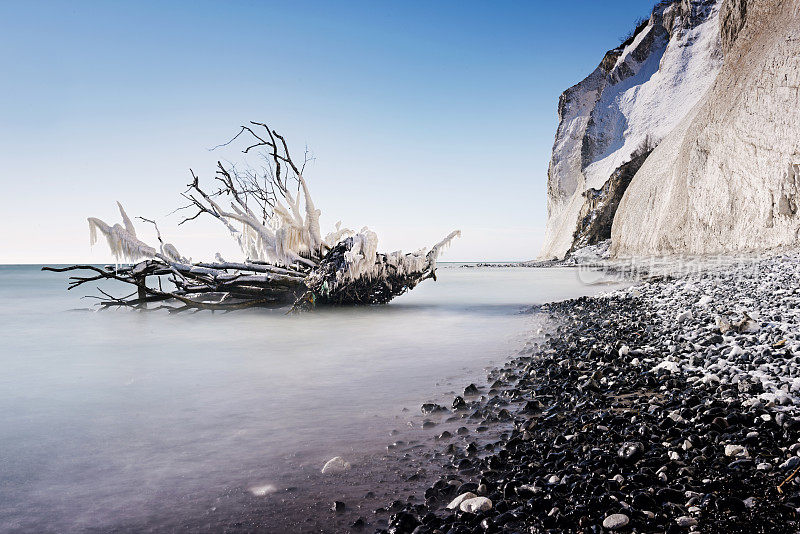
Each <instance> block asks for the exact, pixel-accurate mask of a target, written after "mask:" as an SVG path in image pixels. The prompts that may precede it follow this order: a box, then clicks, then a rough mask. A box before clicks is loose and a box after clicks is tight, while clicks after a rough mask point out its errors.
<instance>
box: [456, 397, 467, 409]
mask: <svg viewBox="0 0 800 534" xmlns="http://www.w3.org/2000/svg"><path fill="white" fill-rule="evenodd" d="M466 407H467V403H466V401H465V400H464V397H461V396H457V397H456V398H455V399H453V409H454V410H462V409H464V408H466Z"/></svg>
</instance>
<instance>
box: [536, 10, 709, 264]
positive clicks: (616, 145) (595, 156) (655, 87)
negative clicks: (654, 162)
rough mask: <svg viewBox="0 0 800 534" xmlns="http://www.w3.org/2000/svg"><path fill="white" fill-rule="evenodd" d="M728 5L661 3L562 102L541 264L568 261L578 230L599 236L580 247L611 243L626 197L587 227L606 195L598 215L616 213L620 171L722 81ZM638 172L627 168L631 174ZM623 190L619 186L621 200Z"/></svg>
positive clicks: (584, 240) (549, 182) (566, 92)
mask: <svg viewBox="0 0 800 534" xmlns="http://www.w3.org/2000/svg"><path fill="white" fill-rule="evenodd" d="M720 3H721V2H720V0H672V1H665V2H659V3H658V4H657V5H656V7H655V8H654V9H653V12H652V14H651V16H650V18H649V20H647V21H646V22H645V23H643V24H641V25H640V26H639V27H638V28H636V30H635V32H634V34H633V36H632V37H631V38H630V39H628V40H627V41H626V42H625V43H623V44H622V45H621V46H619V47H618V48H615V49H613V50H611V51H609V52H608V53H607V54H606V56H605V57H604V58H603V60H602V62H601V63H600V65H599V66H598V67H597V69H595V71H594V72H592V73H591V74H590V75H589V76H588V77H587V78H586V79H584V80H583V81H581V82H580V83H578V84H577V85H575V86H573V87H571V88H569V89H567V90H566V91H565V92H564V93H563V94H562V95H561V98H560V100H559V106H558V115H559V119H560V122H559V126H558V131H557V133H556V139H555V144H554V146H553V155H552V159H551V161H550V168H549V171H548V186H547V193H548V205H547V209H548V220H547V229H546V235H545V243H544V246H543V248H542V251H541V253H540V257H541V258H543V259H549V258H554V257H555V258H562V257H564V255H565V254H566V253H567V252H568V251H570V249H571V248H572V247H573V243H575V242H576V241H581V239H580V238H581V236H580V235H576V233H577V234H581V233H586V232H589V233H591V234H597V233H598V232H599V233H600V234H601V235H599V236H597V235H593V236H591V237H587V236H586V235H584V236H583V237H584V238H585V239H583V240H582V242H581V243H580V244H581V245H586V244H592V241H595V242H596V241H597V240H598V239H604V238H608V237H609V235H602V234H610V223H611V218H613V211H614V210H615V209H616V204H618V203H619V198H616V199H615V200H614V201H613V202H612V206H611V207H610V209H607V213H605V219H607V224H602V225H601V226H602V228H594V229H591V228H588V227H586V226H587V225H589V226H591V223H592V221H591V220H589V219H591V217H588V218H587V214H588V212H597V211H598V206H597V205H596V204H598V202H597V200H598V197H599V200H600V201H601V202H599V204H600V206H599V210H600V211H602V210H603V209H604V208H608V207H607V206H604V205H603V198H602V197H603V196H604V194H603V193H602V189H603V187H604V185H606V184H607V183H608V182H609V180H610V179H611V178H612V175H613V174H614V172H615V171H617V170H619V169H620V168H621V167H622V166H623V165H624V164H626V163H628V162H630V161H631V160H632V159H635V156H636V155H641V154H642V153H643V152H646V151H648V150H649V149H650V148H652V146H653V145H655V144H657V143H658V142H659V141H660V140H661V139H663V138H664V137H665V136H667V134H669V133H670V132H671V131H672V130H673V129H674V128H675V126H676V125H677V124H678V123H679V122H680V121H681V119H683V118H684V117H685V116H686V115H687V114H688V113H689V112H690V110H691V109H692V108H693V107H694V106H695V104H696V103H697V102H698V101H699V100H700V99H701V98H702V97H703V95H704V94H705V93H706V91H707V90H708V88H709V87H710V86H711V84H712V83H713V82H714V79H715V78H716V76H717V73H718V72H719V69H720V67H721V64H722V52H721V48H722V46H721V39H720V26H719V10H720ZM641 159H642V158H640V160H641ZM639 164H641V161H640V162H639ZM635 171H636V168H633V169H628V170H627V172H628V173H630V175H631V176H633V173H634V172H635ZM628 181H629V180H628ZM608 185H613V184H608ZM624 186H627V183H624V184H623V186H622V187H612V188H611V189H612V191H614V190H616V194H617V195H621V194H622V193H623V192H624V188H625V187H624ZM607 189H608V187H607ZM592 199H594V201H593V200H592ZM588 202H594V204H595V205H592V206H590V205H588ZM582 208H583V213H582ZM609 212H610V213H609ZM603 218H604V217H600V219H603ZM579 219H580V220H581V221H582V224H580V225H579V224H578V223H579ZM576 231H577V232H576Z"/></svg>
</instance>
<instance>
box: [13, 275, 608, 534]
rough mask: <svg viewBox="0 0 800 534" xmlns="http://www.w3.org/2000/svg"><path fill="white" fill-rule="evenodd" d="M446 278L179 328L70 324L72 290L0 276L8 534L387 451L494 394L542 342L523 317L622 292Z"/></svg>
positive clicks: (186, 322)
mask: <svg viewBox="0 0 800 534" xmlns="http://www.w3.org/2000/svg"><path fill="white" fill-rule="evenodd" d="M438 274H439V281H438V282H436V283H434V282H431V281H428V282H425V283H423V284H421V285H420V286H419V287H418V288H417V289H415V290H414V291H413V292H411V293H409V294H408V295H405V296H403V297H401V298H398V299H397V300H396V301H394V302H393V303H391V304H390V305H388V306H383V307H375V308H359V309H336V310H327V311H319V312H315V313H309V314H303V315H299V316H286V315H283V314H280V313H276V312H267V311H246V312H237V313H230V314H219V313H217V314H211V313H208V312H203V313H198V314H194V315H184V314H181V315H168V314H166V313H162V312H154V313H138V312H133V311H130V310H120V311H107V312H102V313H90V312H80V311H68V310H70V309H74V308H80V307H89V306H90V305H91V301H87V300H81V299H80V298H79V297H80V294H71V293H69V294H68V293H66V292H65V291H64V289H65V286H66V283H65V281H66V275H62V274H55V273H42V272H39V270H38V268H37V267H11V266H8V267H0V297H2V302H3V306H2V308H1V309H0V336H2V340H3V350H2V354H1V355H0V365H1V366H2V373H0V451H2V454H0V531H4V530H13V529H19V530H25V531H30V530H40V531H41V530H49V531H59V532H63V531H79V530H83V529H87V528H92V527H94V528H99V529H102V528H103V526H104V525H116V524H120V523H125V522H132V523H135V522H136V521H138V520H141V519H142V518H146V517H148V516H156V515H165V514H166V515H170V514H171V515H177V516H179V515H181V514H183V513H192V511H193V510H195V509H196V508H197V507H198V506H201V507H202V506H206V504H207V503H211V502H213V500H214V499H215V496H219V495H222V494H225V493H226V492H229V491H231V490H232V489H240V488H251V489H252V488H255V489H256V490H258V491H262V490H263V494H264V495H269V494H271V493H272V489H274V488H277V487H284V486H285V485H286V483H287V481H289V480H292V482H293V483H296V482H297V480H296V477H293V474H296V471H297V470H298V469H302V468H304V467H307V468H308V469H313V470H315V471H316V470H318V469H319V468H320V467H321V466H322V464H324V462H325V460H327V459H329V458H330V457H332V456H336V455H339V454H348V453H349V454H351V455H357V454H362V455H368V454H370V452H371V451H377V450H378V449H379V448H381V447H383V446H384V445H385V441H386V436H387V435H388V430H389V429H390V428H392V425H395V426H396V424H397V422H396V420H395V418H396V417H397V416H398V413H400V410H401V409H402V408H404V407H408V408H409V409H410V410H411V411H418V409H419V405H420V404H421V402H423V401H425V400H429V399H433V398H436V397H437V396H439V395H442V394H443V393H444V392H445V391H448V390H451V389H453V388H452V387H451V386H450V385H452V384H463V383H468V382H469V381H471V380H475V379H479V378H480V377H481V375H482V369H483V368H484V367H485V366H486V365H488V364H489V363H490V362H493V361H495V362H497V361H501V360H502V359H503V358H505V357H507V356H508V355H509V354H511V353H512V352H513V351H514V350H515V349H516V348H518V347H520V346H521V343H522V341H523V339H524V335H525V333H526V332H527V331H530V329H531V328H534V327H535V323H536V321H537V318H536V317H535V316H533V315H526V314H520V313H519V311H520V310H521V308H522V307H523V306H526V305H530V304H533V303H540V302H545V301H548V300H558V299H563V298H568V297H573V296H577V295H580V294H586V293H591V292H598V291H602V290H606V289H608V286H593V287H587V286H585V285H582V284H580V283H579V282H578V280H577V278H576V276H575V273H574V272H573V271H571V270H567V269H481V268H470V269H462V268H442V269H440V270H439V273H438ZM78 291H80V289H79V290H78ZM449 384H450V385H449ZM453 387H457V386H453ZM461 387H463V385H462V386H461ZM264 488H270V490H269V491H267V490H264Z"/></svg>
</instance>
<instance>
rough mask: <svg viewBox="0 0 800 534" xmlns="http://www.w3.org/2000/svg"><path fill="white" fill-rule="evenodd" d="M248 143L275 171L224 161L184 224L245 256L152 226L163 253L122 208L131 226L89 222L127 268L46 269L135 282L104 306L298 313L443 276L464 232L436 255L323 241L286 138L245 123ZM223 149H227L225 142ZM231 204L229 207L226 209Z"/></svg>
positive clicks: (367, 237) (197, 193)
mask: <svg viewBox="0 0 800 534" xmlns="http://www.w3.org/2000/svg"><path fill="white" fill-rule="evenodd" d="M240 138H246V139H249V140H250V142H249V143H248V144H247V146H246V147H245V148H244V150H243V152H244V153H245V154H248V153H250V152H251V151H253V150H258V151H260V155H261V156H262V158H263V160H264V161H266V162H267V165H266V166H265V167H263V168H262V169H261V170H260V171H254V170H252V169H251V168H249V167H247V168H246V169H245V170H244V171H240V170H239V169H237V168H236V167H234V166H227V167H226V166H224V165H223V164H222V163H220V162H218V163H217V171H216V176H215V183H216V185H217V189H215V190H213V191H211V190H207V189H204V188H203V187H201V185H200V179H199V178H198V176H197V175H196V174H195V173H194V172H193V171H190V172H191V176H192V182H191V183H190V184H189V185H188V189H187V190H186V191H185V192H184V193H183V194H182V195H183V197H184V198H185V199H186V200H187V201H188V204H187V205H185V206H183V207H182V208H179V210H192V212H191V213H190V214H189V215H187V216H185V217H184V218H183V219H182V220H181V222H180V223H179V224H184V223H187V222H190V221H192V220H194V219H196V218H198V217H200V216H203V215H205V216H210V217H213V218H215V219H217V220H218V221H220V223H222V224H223V225H224V226H225V227H226V228H227V230H228V231H229V232H230V234H231V236H232V237H233V238H234V239H235V240H236V242H237V244H238V245H239V247H240V248H241V250H242V252H243V254H244V255H245V257H246V258H247V259H246V260H244V261H241V262H227V261H224V260H223V259H222V258H221V257H220V256H219V254H217V261H214V262H191V261H189V260H187V259H186V258H184V257H183V256H181V254H180V253H179V252H178V250H177V248H176V247H175V246H174V245H172V244H170V243H165V242H164V241H163V239H162V236H161V232H160V231H159V229H158V225H157V224H156V222H155V221H154V220H151V219H145V218H143V217H140V219H141V220H143V221H145V222H147V223H151V224H153V225H154V226H155V230H156V234H157V239H158V242H159V247H158V249H156V248H155V247H151V246H149V245H147V244H146V243H144V242H143V241H141V240H139V238H138V237H137V236H136V230H135V228H134V225H133V222H132V221H131V220H130V218H129V217H128V216H127V214H126V213H125V210H124V209H123V208H122V205H119V203H118V205H119V210H120V214H121V215H122V219H123V224H115V225H113V226H110V225H108V224H106V223H105V222H103V221H101V220H100V219H96V218H93V217H90V218H89V228H90V236H91V239H92V242H94V241H95V240H96V239H97V234H98V232H99V233H101V234H102V235H103V236H105V237H106V239H107V240H108V244H109V246H110V248H111V250H112V252H113V253H114V254H115V256H116V257H117V260H118V261H120V262H125V261H127V262H130V264H125V265H119V264H118V265H115V266H111V265H109V266H106V267H98V266H94V265H71V266H69V267H44V268H43V270H46V271H54V272H68V271H69V272H74V271H78V272H80V273H81V274H75V275H74V276H71V277H70V279H69V287H68V289H74V288H76V287H80V286H83V285H84V284H88V283H94V282H100V281H108V280H115V281H117V282H121V283H124V284H127V285H129V286H131V293H130V294H127V295H124V296H120V297H116V296H113V295H111V294H109V293H108V292H106V291H103V290H102V289H100V288H99V287H98V288H97V289H98V291H99V292H100V295H97V296H95V297H94V298H97V299H98V300H99V305H100V306H101V307H102V308H112V307H134V308H139V309H150V310H154V309H156V310H157V309H167V310H169V311H170V312H181V311H186V310H224V311H230V310H238V309H244V308H252V307H267V308H280V307H288V306H291V309H292V310H301V309H309V308H313V307H316V306H320V305H357V304H383V303H386V302H389V301H390V300H391V299H393V298H394V297H396V296H398V295H401V294H403V293H405V292H406V291H409V290H411V289H413V288H414V287H415V286H416V285H417V284H419V283H420V282H422V281H423V280H426V279H428V278H433V279H434V280H435V279H436V260H437V257H438V255H439V253H440V252H441V250H442V249H443V248H444V247H445V246H447V245H448V244H449V242H450V241H451V240H452V239H453V238H455V237H456V236H458V235H460V232H458V231H455V232H452V233H451V234H450V235H449V236H448V237H446V238H445V239H444V240H442V241H441V242H440V243H438V244H436V245H435V246H433V247H432V248H431V249H430V250H428V251H425V250H423V251H419V252H415V253H408V254H403V253H402V252H393V253H390V254H383V253H378V252H377V250H376V249H375V248H376V246H377V236H375V234H374V233H372V232H371V231H369V230H368V229H367V228H364V229H362V230H361V231H360V232H358V233H356V232H353V231H351V230H347V229H341V228H340V227H339V225H338V224H337V227H336V229H335V231H334V232H331V233H330V234H328V235H327V236H325V237H324V238H323V237H322V235H321V232H320V228H319V214H320V212H319V210H317V209H316V208H315V206H314V204H313V201H312V200H311V196H310V194H309V191H308V186H307V184H306V182H305V179H304V178H303V170H304V169H305V164H306V162H307V161H308V157H307V155H306V158H305V161H304V163H303V164H302V165H300V166H298V165H296V164H295V162H294V161H293V160H292V157H291V155H290V153H289V149H288V146H287V143H286V141H285V139H284V138H283V137H282V136H281V135H279V134H278V133H277V132H276V131H275V130H272V129H271V128H270V127H269V126H267V125H266V124H264V123H256V122H253V123H250V125H247V126H242V127H241V130H240V131H239V132H238V133H237V134H236V136H234V137H233V139H231V141H229V142H228V143H225V145H228V144H230V143H232V142H234V141H236V140H237V139H240ZM221 146H222V145H221ZM223 202H227V203H228V204H229V205H230V209H226V208H223V207H222V204H223Z"/></svg>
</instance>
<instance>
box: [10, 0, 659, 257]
mask: <svg viewBox="0 0 800 534" xmlns="http://www.w3.org/2000/svg"><path fill="white" fill-rule="evenodd" d="M652 3H653V2H652V0H650V1H642V0H621V1H615V2H597V1H596V0H592V1H589V0H586V1H572V2H560V3H559V2H550V1H548V2H539V1H528V2H488V1H486V2H465V1H459V2H455V1H453V2H446V1H430V0H429V1H426V2H374V1H373V2H304V1H298V2H245V1H239V2H82V1H71V2H35V1H32V2H22V1H19V2H12V1H8V2H2V3H0V50H2V53H0V68H2V72H3V75H2V79H0V159H1V160H2V164H1V165H0V182H2V191H3V192H4V195H3V196H4V202H3V208H2V210H0V242H2V244H3V246H2V247H1V248H0V263H40V262H73V261H98V262H103V261H109V260H110V256H109V255H108V251H107V250H106V249H105V247H104V246H101V245H100V244H98V245H97V246H95V247H94V249H90V247H89V245H88V231H87V225H86V220H85V219H86V217H87V216H90V215H91V216H97V217H100V218H103V219H104V220H106V221H108V222H111V223H113V222H116V221H117V220H118V216H117V214H116V211H115V205H114V201H116V200H120V201H121V202H122V203H123V204H124V205H125V206H126V208H127V210H128V212H129V213H130V214H131V215H132V216H133V215H142V216H146V217H151V218H153V217H155V218H158V219H159V220H160V221H162V223H161V226H162V230H163V231H164V233H166V234H167V236H168V238H169V239H170V240H171V241H173V242H175V243H176V244H177V245H178V248H179V249H181V251H182V252H184V253H185V254H188V255H191V256H193V257H194V258H195V259H200V258H201V257H202V256H204V255H205V256H213V253H214V252H216V251H220V252H222V253H223V255H227V256H235V246H234V245H233V243H231V242H230V240H229V238H227V237H226V234H225V232H224V230H223V229H221V228H220V227H218V226H217V225H216V224H214V223H213V222H212V221H200V222H198V223H197V224H195V225H192V226H187V225H184V226H182V227H180V228H177V226H176V223H177V222H178V220H179V219H178V218H177V217H175V216H169V217H167V214H168V213H169V212H170V211H171V210H172V209H174V208H175V207H177V206H178V205H180V197H179V193H180V191H182V189H183V188H184V185H185V184H186V183H188V169H189V168H190V167H191V168H193V169H194V170H195V171H196V172H198V173H199V174H200V175H201V177H203V176H206V177H208V176H210V175H211V174H213V166H214V162H215V161H216V160H217V159H219V158H223V157H230V154H225V153H222V152H220V151H213V152H212V151H209V150H208V149H209V148H210V147H212V146H214V145H216V144H219V143H221V142H224V141H226V140H227V139H228V138H229V137H230V136H232V135H233V134H234V133H236V131H237V129H238V126H239V125H240V124H242V123H244V122H246V121H248V120H263V121H269V122H270V123H271V124H272V125H273V127H275V128H276V129H277V130H279V131H280V132H282V133H284V134H285V136H286V137H287V139H288V140H289V142H290V143H291V145H292V146H293V147H294V151H295V152H296V153H298V154H299V153H302V150H303V148H304V146H305V145H308V147H309V149H310V150H311V152H312V153H313V155H314V157H315V161H314V163H313V165H312V166H311V168H310V170H309V171H308V172H307V178H308V181H309V183H310V186H311V190H312V194H313V196H314V199H315V202H316V204H317V207H319V208H320V209H322V212H323V219H322V222H323V231H325V230H326V227H327V226H332V225H333V223H335V222H336V221H337V220H342V222H343V224H344V225H345V226H349V227H351V228H354V229H356V230H357V229H360V228H361V227H362V226H365V225H366V226H369V227H370V228H372V229H373V230H375V231H376V232H377V233H378V235H379V238H380V242H381V246H380V248H381V249H382V250H386V251H391V250H396V249H403V250H411V249H417V248H419V247H421V246H427V245H430V244H432V243H434V242H435V241H438V239H439V238H440V237H442V236H444V235H446V234H447V233H449V232H450V230H452V229H455V228H460V229H461V230H462V231H463V233H464V235H463V238H462V239H461V240H460V241H459V242H457V243H456V244H454V246H453V247H452V249H451V250H450V251H449V253H448V254H447V255H446V257H445V258H444V259H446V260H459V261H462V260H463V261H467V260H498V261H499V260H521V259H530V258H533V257H535V256H536V254H537V252H538V249H539V246H540V244H541V240H542V235H543V230H544V221H545V211H546V208H545V202H546V201H545V184H546V179H547V164H548V160H549V155H550V150H551V148H552V143H553V137H554V134H555V128H556V125H557V115H556V107H557V102H558V96H559V94H560V93H561V92H562V91H563V90H564V89H566V88H567V87H569V86H570V85H573V84H575V83H577V82H578V81H580V80H581V79H582V78H583V77H585V76H586V75H587V74H589V73H590V72H591V71H592V70H593V69H594V68H595V67H596V66H597V64H598V63H599V61H600V59H601V58H602V56H603V54H604V52H605V51H606V50H607V49H609V48H613V47H614V46H616V45H617V44H618V43H619V41H620V37H621V36H623V35H624V34H625V33H627V32H628V31H629V30H631V29H632V28H633V25H634V21H635V20H636V19H637V18H638V17H641V16H646V15H647V14H648V13H649V10H650V8H651V7H652ZM140 228H141V231H140V233H142V234H143V235H144V236H145V238H146V240H150V241H153V240H152V239H150V237H149V235H150V234H149V232H150V229H148V228H145V227H144V226H143V225H140Z"/></svg>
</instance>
